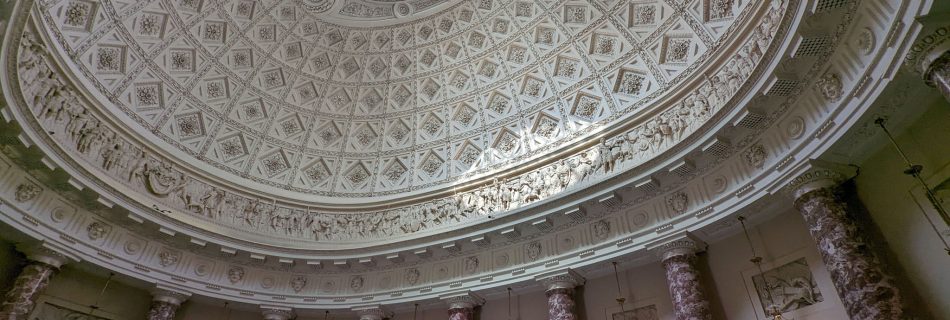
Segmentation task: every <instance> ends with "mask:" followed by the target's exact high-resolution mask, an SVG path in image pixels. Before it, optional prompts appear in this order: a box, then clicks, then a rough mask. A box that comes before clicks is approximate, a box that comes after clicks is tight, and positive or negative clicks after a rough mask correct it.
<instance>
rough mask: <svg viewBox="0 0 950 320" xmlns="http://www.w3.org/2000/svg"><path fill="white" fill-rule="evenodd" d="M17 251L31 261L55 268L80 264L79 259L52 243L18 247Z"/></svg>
mask: <svg viewBox="0 0 950 320" xmlns="http://www.w3.org/2000/svg"><path fill="white" fill-rule="evenodd" d="M17 250H19V251H20V252H23V254H25V255H26V258H27V259H29V260H30V261H36V262H40V263H44V264H48V265H50V266H53V267H54V268H57V269H58V268H59V267H62V266H63V265H64V264H66V263H69V262H79V257H77V256H74V255H72V254H69V253H67V252H66V251H65V250H62V249H59V248H57V247H55V246H53V245H52V244H50V243H46V242H43V243H39V244H29V245H18V246H17Z"/></svg>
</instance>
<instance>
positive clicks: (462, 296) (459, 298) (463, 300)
mask: <svg viewBox="0 0 950 320" xmlns="http://www.w3.org/2000/svg"><path fill="white" fill-rule="evenodd" d="M439 299H441V300H442V301H445V303H447V304H448V305H449V309H456V308H459V309H472V308H475V306H480V305H482V304H484V303H485V299H483V298H482V297H481V296H479V295H477V294H475V293H474V292H471V291H465V292H460V293H456V294H450V295H447V296H443V297H441V298H439Z"/></svg>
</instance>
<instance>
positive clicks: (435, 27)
mask: <svg viewBox="0 0 950 320" xmlns="http://www.w3.org/2000/svg"><path fill="white" fill-rule="evenodd" d="M37 10H39V11H40V14H41V16H42V17H43V21H42V22H41V25H42V29H43V30H44V31H43V32H42V33H43V34H44V36H48V37H50V39H53V40H54V43H56V48H55V49H56V51H58V52H59V55H58V56H59V58H60V59H62V61H63V63H64V67H65V68H66V69H68V72H69V73H71V74H72V75H73V77H74V78H75V80H76V81H77V82H79V83H82V84H83V85H82V86H81V87H82V88H80V89H79V91H78V92H81V94H73V93H72V92H70V93H64V94H63V95H60V96H57V97H56V99H58V100H57V101H67V102H65V104H71V103H72V102H73V101H79V100H80V99H79V98H80V97H79V96H80V95H82V96H84V98H88V99H89V102H90V106H91V108H90V109H88V110H86V111H82V112H78V111H75V112H71V110H70V109H69V108H64V107H59V108H55V110H50V111H48V112H44V113H43V114H41V115H40V120H41V122H43V123H44V125H45V126H46V127H47V129H48V130H47V131H49V132H53V133H56V132H65V133H66V134H59V135H54V136H53V138H54V139H59V141H60V142H61V143H63V144H64V145H66V146H67V148H68V149H72V150H73V151H76V152H77V154H76V157H77V158H80V159H82V160H84V162H85V165H86V166H87V168H88V169H89V170H91V172H97V175H100V176H101V177H103V179H104V180H105V181H106V182H107V183H108V184H110V185H112V186H114V187H117V188H131V189H133V190H138V194H140V195H141V198H140V199H142V200H144V201H143V202H144V203H146V205H147V206H152V207H155V208H156V209H158V210H160V211H161V210H164V211H169V212H174V213H173V214H172V215H173V216H181V217H183V218H186V219H185V220H186V221H193V222H191V224H193V225H199V226H200V225H208V223H209V222H210V223H212V224H214V225H216V226H215V227H214V228H216V229H218V228H220V227H222V226H224V227H226V229H230V230H232V231H237V232H236V233H234V232H229V233H230V234H231V235H233V236H236V235H238V234H242V233H246V232H248V231H250V232H251V233H257V234H266V235H267V237H266V238H265V237H259V236H258V237H256V239H258V240H257V241H259V242H267V241H269V239H271V238H272V236H274V235H277V236H278V237H280V238H288V239H295V241H299V239H300V238H301V237H303V238H304V239H311V240H314V241H319V242H323V243H328V242H354V241H356V242H360V241H365V240H367V239H373V238H379V237H392V236H398V235H406V234H416V233H418V234H422V233H419V232H421V231H426V232H437V231H438V230H442V229H445V228H450V227H451V226H453V225H459V224H460V223H463V222H466V223H467V222H469V221H478V220H484V219H486V218H489V219H490V218H492V217H493V216H503V215H505V212H508V211H511V210H516V209H519V208H521V207H524V206H526V205H531V204H534V203H541V202H545V201H553V199H556V198H558V197H562V196H564V195H566V194H570V190H573V189H577V188H580V187H581V186H589V185H592V184H594V183H597V182H598V181H601V180H603V179H605V178H607V177H610V176H616V175H618V174H620V173H621V172H624V171H627V172H637V171H638V170H636V169H640V170H641V171H642V170H646V169H645V168H646V167H644V168H641V167H642V165H643V164H644V163H647V162H654V163H661V162H663V161H666V160H665V159H664V158H663V157H662V155H665V154H667V155H668V154H669V151H670V150H672V149H674V148H675V147H676V146H677V145H678V144H680V142H682V141H688V140H690V139H691V138H690V137H692V139H695V137H697V136H698V135H700V134H702V130H700V129H701V128H703V127H704V125H705V124H706V123H707V121H709V120H710V119H713V118H716V117H717V114H721V113H722V112H724V111H721V110H724V109H728V108H725V107H726V106H727V105H728V102H729V100H730V98H731V96H732V95H733V94H735V93H737V91H738V90H739V87H740V86H741V85H742V84H743V83H746V82H747V81H748V80H749V77H751V76H753V75H754V72H753V71H754V69H755V68H756V66H757V65H759V64H760V61H764V60H763V57H764V56H765V55H764V52H765V51H766V50H767V49H768V46H769V44H770V43H771V40H772V38H773V35H774V34H775V33H776V32H777V31H778V27H779V24H780V23H781V20H782V18H783V14H784V12H785V10H784V8H783V5H782V4H781V3H780V2H761V3H760V2H754V1H690V2H686V3H675V2H673V3H671V2H665V1H643V2H640V1H637V2H615V1H605V2H600V1H598V2H591V3H589V2H570V1H568V2H553V1H548V2H545V1H498V0H479V1H445V2H442V1H393V2H389V1H316V0H295V1H249V0H248V1H201V0H182V1H172V2H148V3H142V2H131V1H100V2H91V1H84V0H76V1H64V2H57V3H49V4H48V5H41V6H39V7H38V8H37ZM63 117H72V118H78V120H79V122H78V123H80V125H76V123H77V122H75V121H72V120H71V119H67V120H70V121H64V119H63ZM68 123H72V124H71V125H70V124H68ZM706 127H708V126H706ZM78 141H84V142H78ZM102 145H106V146H104V147H103V146H102ZM93 146H95V149H99V148H103V149H107V150H108V152H94V153H90V152H89V150H91V149H92V148H93ZM222 217H226V218H224V219H221V218H222ZM410 221H414V222H410ZM333 230H338V231H333ZM340 230H342V231H340ZM334 232H338V234H334Z"/></svg>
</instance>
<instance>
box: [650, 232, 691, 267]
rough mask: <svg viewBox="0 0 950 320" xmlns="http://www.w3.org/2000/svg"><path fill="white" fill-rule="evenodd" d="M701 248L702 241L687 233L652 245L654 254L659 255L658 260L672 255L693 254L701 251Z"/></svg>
mask: <svg viewBox="0 0 950 320" xmlns="http://www.w3.org/2000/svg"><path fill="white" fill-rule="evenodd" d="M702 248H703V242H702V241H701V240H699V239H696V238H695V237H694V236H692V235H690V234H689V233H686V234H682V235H679V236H677V237H675V238H672V239H668V240H665V241H663V242H660V243H658V244H656V245H655V246H652V249H653V250H654V252H656V255H657V256H659V257H660V261H663V260H666V259H669V258H670V257H673V256H681V255H693V254H696V253H697V252H700V251H703V250H702Z"/></svg>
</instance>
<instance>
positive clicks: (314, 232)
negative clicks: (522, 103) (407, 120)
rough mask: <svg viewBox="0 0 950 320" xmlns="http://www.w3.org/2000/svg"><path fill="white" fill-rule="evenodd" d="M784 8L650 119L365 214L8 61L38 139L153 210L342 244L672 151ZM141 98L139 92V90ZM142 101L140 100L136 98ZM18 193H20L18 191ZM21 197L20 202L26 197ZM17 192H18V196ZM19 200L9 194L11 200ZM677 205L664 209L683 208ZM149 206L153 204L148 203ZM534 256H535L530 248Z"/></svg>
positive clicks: (743, 70)
mask: <svg viewBox="0 0 950 320" xmlns="http://www.w3.org/2000/svg"><path fill="white" fill-rule="evenodd" d="M783 12H784V5H781V6H773V7H771V8H770V9H769V12H768V14H767V15H766V16H765V18H763V19H764V20H763V21H762V22H761V24H760V25H759V26H758V27H757V28H755V29H754V32H752V34H751V35H750V36H749V37H748V38H747V39H745V40H746V43H745V44H744V45H743V46H741V47H740V48H739V49H738V51H737V53H736V54H734V55H733V56H732V57H731V58H729V59H728V61H727V63H725V64H724V66H723V67H722V68H720V69H718V70H714V71H713V72H712V73H710V74H708V76H707V77H706V81H702V82H700V83H699V84H697V85H696V87H695V88H694V90H692V92H693V93H692V94H688V95H686V96H685V97H684V98H683V99H682V100H680V101H676V102H675V103H672V104H671V105H670V106H669V107H668V108H667V109H666V110H664V111H662V112H659V113H657V114H656V116H654V117H652V118H648V119H645V120H643V121H642V122H641V123H640V124H639V125H636V126H634V127H633V128H632V129H630V130H627V131H624V132H621V133H619V134H616V135H613V136H608V137H604V138H602V139H601V140H600V141H598V142H597V143H595V144H594V145H592V146H590V147H588V148H584V149H581V150H579V151H578V152H576V153H575V154H573V155H569V156H566V157H564V158H562V159H560V160H557V161H553V162H551V163H549V164H543V165H540V166H538V167H536V168H534V169H533V170H529V171H527V172H526V173H524V174H520V175H516V176H510V177H506V178H504V179H495V180H493V181H491V182H489V183H486V184H484V185H482V186H478V187H475V188H472V189H471V190H467V191H463V192H458V193H455V194H453V195H451V196H446V197H442V198H439V199H435V200H431V201H426V202H422V203H417V204H411V205H408V206H403V207H394V208H388V209H386V210H381V211H374V212H358V213H348V214H341V213H332V212H322V211H318V210H313V209H311V208H310V207H309V206H303V205H298V204H292V203H282V202H279V201H275V200H273V199H270V198H265V197H257V196H254V195H250V194H247V193H245V192H238V191H236V190H232V189H230V187H227V186H222V185H217V184H215V183H211V182H209V180H206V179H205V178H204V177H202V176H201V175H199V174H194V173H192V172H191V171H189V170H188V169H187V168H184V167H181V166H179V164H178V163H177V162H174V161H172V160H171V159H167V158H164V157H163V156H162V155H161V154H162V153H161V152H158V151H151V150H148V148H146V147H144V146H142V145H140V144H139V143H137V142H133V141H132V140H129V139H127V138H126V137H124V136H122V135H121V134H117V132H118V130H117V129H116V128H113V127H112V124H111V123H110V122H109V121H105V120H104V119H102V117H103V116H102V115H101V114H100V113H98V112H97V111H96V110H95V109H94V108H92V107H90V104H89V103H87V101H86V100H84V99H83V98H82V97H83V95H82V94H81V93H79V92H78V91H76V90H75V89H74V88H73V87H72V85H71V84H69V83H66V82H65V81H63V80H62V79H64V78H63V76H61V75H60V74H59V73H58V69H56V68H51V64H50V61H51V60H49V57H47V56H46V55H47V54H48V52H49V51H48V50H46V49H45V48H46V44H44V43H42V42H41V41H39V40H38V39H37V38H36V37H35V36H34V35H33V34H32V33H30V32H24V34H23V36H22V39H21V41H20V50H19V57H20V61H21V62H20V63H18V64H17V68H18V70H17V71H18V76H19V80H20V83H21V88H22V91H23V92H22V93H23V96H24V97H26V101H27V104H28V105H29V106H28V107H30V109H31V113H32V114H33V116H34V117H35V118H36V120H37V122H38V123H39V125H40V126H41V127H42V130H43V131H44V132H47V133H49V137H50V139H52V140H53V141H55V142H56V143H58V144H59V145H60V147H61V148H63V150H64V151H66V152H68V153H69V154H70V155H71V156H72V157H73V158H74V159H76V160H82V161H84V162H85V164H87V165H89V166H92V167H94V168H96V169H98V170H100V171H101V172H102V173H103V175H104V176H111V177H113V179H114V181H116V182H117V183H120V184H122V186H123V188H127V189H130V190H134V191H137V192H139V193H141V194H143V195H147V196H148V197H149V198H150V199H152V200H153V201H154V202H153V203H154V204H146V206H150V207H154V208H156V209H157V210H159V211H161V212H162V213H166V214H168V213H171V212H181V213H184V214H187V215H190V216H193V217H197V218H201V219H205V220H207V221H210V222H213V223H215V224H217V225H221V226H227V227H230V228H233V229H235V230H240V231H242V232H251V233H256V234H264V235H267V236H278V237H282V238H287V239H298V240H299V239H309V240H312V241H318V242H347V241H357V240H364V239H375V238H386V237H393V236H401V235H410V234H414V233H418V232H423V231H430V230H436V229H441V228H446V227H451V226H456V225H460V224H464V223H468V222H470V221H477V220H480V219H485V218H487V217H491V216H494V215H501V214H503V213H505V212H507V211H511V210H515V209H518V208H520V207H523V206H525V205H527V204H531V203H535V202H538V201H542V200H546V199H551V198H553V197H557V196H559V195H561V194H564V193H566V192H569V191H570V190H572V189H573V188H575V187H576V186H578V185H580V184H585V183H588V182H592V181H597V180H600V179H603V178H605V177H608V176H611V175H615V174H619V173H621V172H623V171H624V170H626V169H629V168H633V167H635V166H637V165H639V164H641V163H643V162H645V161H647V160H649V159H651V158H653V157H654V156H655V155H657V154H659V153H662V152H664V151H666V150H668V149H669V148H671V147H673V146H674V145H676V144H677V143H678V142H679V141H681V140H683V139H684V138H685V137H686V136H688V135H689V134H691V133H693V132H695V131H696V130H697V129H698V128H699V127H700V126H701V125H702V124H703V123H704V122H705V121H706V120H708V119H710V117H712V116H713V114H715V113H716V112H718V111H719V110H720V109H722V108H723V107H725V104H726V102H727V101H728V100H729V99H731V97H732V96H733V95H734V94H736V93H737V91H738V90H739V87H740V86H741V85H742V84H743V83H745V81H746V79H748V77H750V76H751V75H752V72H753V69H754V67H755V66H757V65H758V64H759V63H760V61H762V58H763V52H765V50H766V49H767V46H768V45H769V43H770V41H771V39H772V37H773V36H774V33H775V32H776V29H777V27H778V24H779V23H778V22H779V20H780V19H781V17H782V16H783ZM143 94H144V96H146V98H148V97H147V96H148V93H147V92H146V93H143ZM146 100H148V99H146ZM24 188H28V187H24ZM27 191H29V190H28V189H24V190H23V192H22V193H23V194H24V198H25V197H26V196H27V195H29V192H27ZM20 193H21V192H19V191H18V195H19V194H20ZM20 198H21V197H20V196H18V199H20ZM680 202H681V201H677V202H675V203H673V202H671V203H670V204H671V205H675V208H674V210H676V211H680V210H685V208H682V204H681V203H680ZM155 204H160V206H159V205H155ZM538 251H540V250H538Z"/></svg>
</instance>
